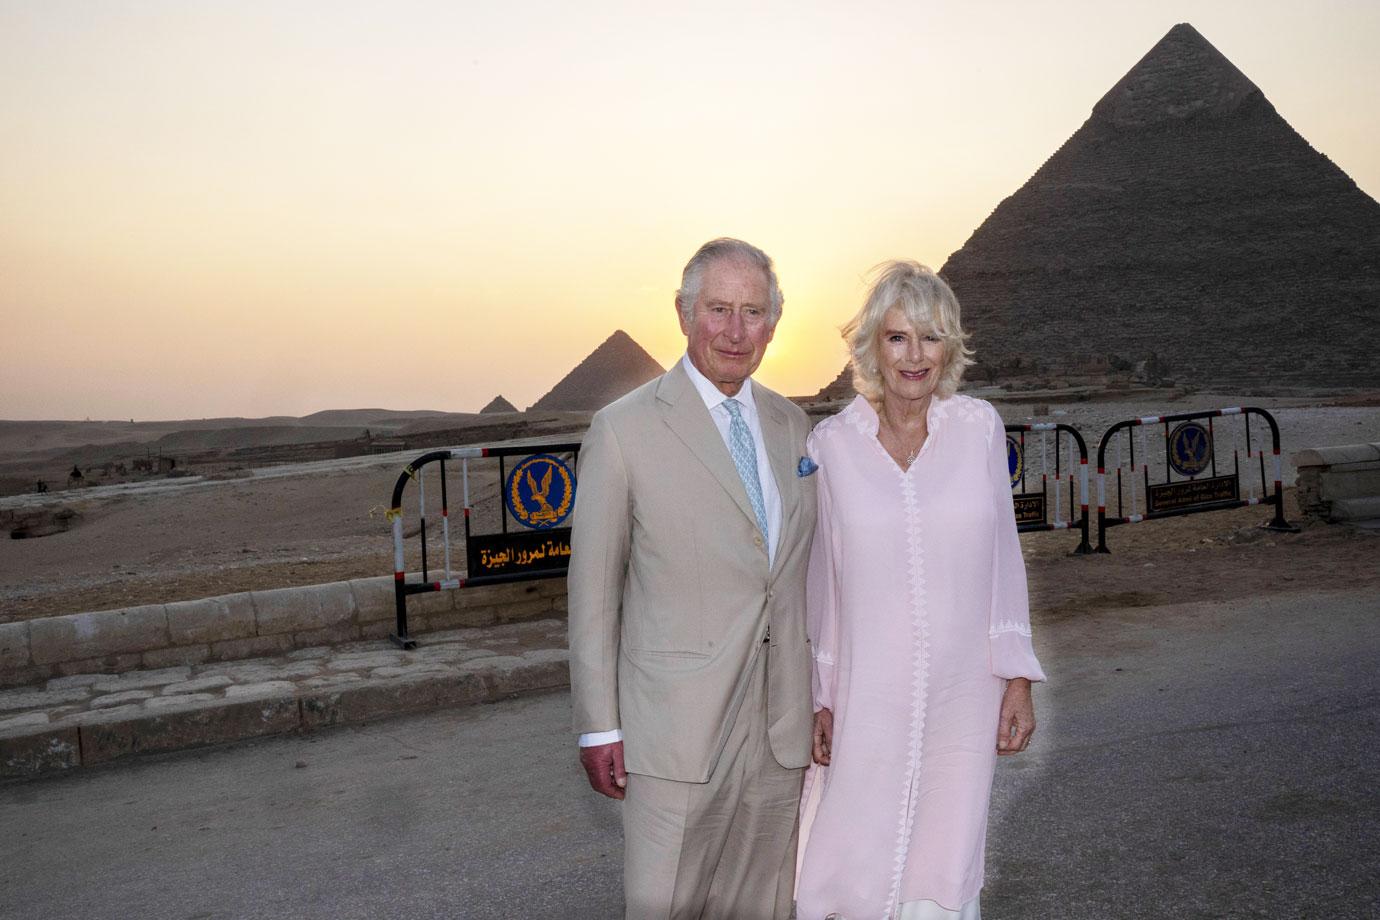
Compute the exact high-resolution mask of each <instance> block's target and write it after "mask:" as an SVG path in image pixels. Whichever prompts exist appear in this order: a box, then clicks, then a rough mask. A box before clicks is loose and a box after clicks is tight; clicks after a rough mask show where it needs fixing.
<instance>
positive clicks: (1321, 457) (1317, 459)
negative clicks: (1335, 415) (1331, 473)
mask: <svg viewBox="0 0 1380 920" xmlns="http://www.w3.org/2000/svg"><path fill="white" fill-rule="evenodd" d="M1293 459H1294V466H1295V468H1299V467H1306V466H1337V465H1339V464H1343V463H1367V462H1371V461H1380V444H1337V445H1329V446H1327V447H1308V448H1305V449H1303V450H1301V451H1298V452H1296V453H1295V454H1294V457H1293Z"/></svg>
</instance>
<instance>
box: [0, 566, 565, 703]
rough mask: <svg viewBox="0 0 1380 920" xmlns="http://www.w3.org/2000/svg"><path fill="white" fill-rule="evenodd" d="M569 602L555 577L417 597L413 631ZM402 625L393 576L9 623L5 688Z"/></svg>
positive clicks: (2, 664)
mask: <svg viewBox="0 0 1380 920" xmlns="http://www.w3.org/2000/svg"><path fill="white" fill-rule="evenodd" d="M565 593H566V592H565V579H564V578H548V579H542V580H538V581H526V582H516V583H513V584H505V585H486V586H482V587H475V588H464V589H461V590H455V591H439V592H436V593H434V594H414V595H412V596H411V597H409V598H408V602H407V615H408V617H407V623H408V632H409V634H413V635H420V634H425V633H427V632H433V631H437V630H443V629H455V628H457V627H462V626H489V625H493V624H497V623H511V622H515V621H518V620H532V619H543V618H549V617H552V616H564V615H565V612H566V603H565ZM396 617H397V615H396V607H395V604H394V600H393V577H392V576H391V575H384V576H380V577H378V578H360V579H355V580H354V581H341V582H333V583H330V584H324V585H310V586H306V587H300V588H277V589H274V590H271V591H249V592H245V593H242V594H227V595H224V596H221V597H208V598H204V599H202V600H195V601H179V602H177V603H173V604H150V605H146V606H142V607H127V608H124V609H119V610H97V611H93V612H90V613H75V614H71V615H69V616H61V617H47V618H43V619H37V620H28V621H25V622H20V623H4V624H0V687H10V686H17V685H21V684H29V683H35V682H37V681H42V680H47V679H49V678H53V677H65V676H68V675H72V674H102V673H104V674H110V673H119V672H122V671H132V670H136V669H140V668H165V667H172V666H175V665H188V664H201V663H204V662H208V661H231V660H235V659H239V658H253V657H257V656H262V655H276V654H280V653H282V652H287V651H291V650H292V649H297V648H306V647H309V646H319V645H334V644H336V643H341V642H352V641H357V640H360V639H373V638H377V639H384V638H386V637H387V636H388V634H389V633H390V632H392V631H393V629H394V627H395V625H396Z"/></svg>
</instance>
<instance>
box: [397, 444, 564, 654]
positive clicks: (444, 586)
mask: <svg viewBox="0 0 1380 920" xmlns="http://www.w3.org/2000/svg"><path fill="white" fill-rule="evenodd" d="M579 452H580V445H579V444H578V443H562V444H529V445H524V446H518V447H455V448H450V449H448V450H434V451H430V452H428V453H425V454H422V455H421V456H419V457H417V459H415V460H413V461H412V462H411V463H409V464H408V465H407V466H406V467H404V468H403V471H402V473H401V474H399V476H398V481H397V482H396V483H394V485H393V495H392V499H391V501H390V502H389V506H388V512H387V513H388V519H389V521H390V522H391V523H392V527H393V596H394V599H395V601H396V604H397V631H396V632H394V633H393V634H392V635H390V636H389V638H390V639H392V640H393V642H394V643H396V644H397V645H398V646H400V647H402V648H405V649H409V648H415V647H416V645H417V642H416V640H415V639H413V638H412V637H411V636H409V635H408V632H407V598H408V597H410V596H411V595H413V594H425V593H428V592H432V591H444V590H451V589H456V588H467V587H472V586H475V585H486V584H501V583H504V582H513V581H526V580H529V579H535V578H560V577H564V576H565V573H566V560H567V559H568V558H569V557H570V528H568V527H564V528H562V527H559V525H560V524H561V523H562V522H563V521H564V520H565V518H566V517H568V516H569V514H570V511H571V510H572V509H573V507H574V503H575V474H574V472H573V470H574V466H575V459H576V457H578V455H579ZM557 455H568V456H569V458H570V462H569V464H567V463H566V462H565V461H564V460H563V459H562V458H561V457H560V456H557ZM509 457H524V458H526V459H525V460H523V461H522V462H520V463H519V464H517V465H516V466H514V467H513V469H512V471H511V473H510V472H509V471H508V469H507V460H508V458H509ZM483 458H494V459H497V460H498V482H499V487H500V499H501V500H500V502H499V505H500V509H499V519H500V525H501V530H500V532H499V533H496V534H475V533H471V530H470V519H471V516H472V512H473V510H474V506H473V504H472V503H471V501H470V461H471V460H478V459H483ZM447 460H459V461H460V469H461V484H462V489H463V491H462V497H463V505H462V508H463V517H464V524H465V562H466V565H465V574H464V575H463V576H460V575H458V574H456V573H455V572H453V571H452V569H451V539H450V502H449V493H448V489H447V483H446V461H447ZM429 463H437V464H438V465H439V467H440V480H441V542H442V545H443V547H444V553H443V560H444V561H443V573H444V574H443V577H442V578H440V579H438V580H432V578H431V571H430V566H429V561H428V557H427V537H426V528H427V520H426V482H425V480H424V479H423V470H424V468H425V467H426V465H427V464H429ZM538 468H540V469H543V470H544V472H542V473H537V472H536V470H537V469H538ZM519 474H522V475H519ZM557 474H559V477H560V479H559V481H558V480H556V479H555V478H554V477H555V476H556V475H557ZM539 477H540V478H539ZM414 479H415V480H416V481H417V509H418V517H419V519H420V523H421V528H420V534H421V551H422V573H421V574H422V577H421V581H419V582H408V581H407V569H406V565H405V563H404V562H403V522H402V497H403V490H404V489H405V488H406V487H407V484H408V482H410V481H411V480H414ZM556 485H560V486H561V487H562V491H561V493H559V494H560V498H559V502H560V504H559V505H558V506H552V505H551V504H550V490H551V489H552V488H553V487H554V486H556ZM532 505H535V508H532V507H531V506H532ZM510 519H511V520H512V522H513V523H514V524H517V525H520V527H519V528H518V529H514V530H511V531H510V530H509V522H510Z"/></svg>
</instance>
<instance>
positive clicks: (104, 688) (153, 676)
mask: <svg viewBox="0 0 1380 920" xmlns="http://www.w3.org/2000/svg"><path fill="white" fill-rule="evenodd" d="M191 676H192V669H191V668H188V667H177V668H160V669H158V670H156V671H130V672H129V673H127V674H110V675H106V676H103V677H98V678H97V679H96V681H95V683H93V684H92V685H91V687H92V689H94V690H96V691H98V692H101V693H116V692H119V691H121V690H145V689H148V688H149V687H164V686H167V685H168V684H176V683H180V682H181V681H184V680H188V679H190V678H191Z"/></svg>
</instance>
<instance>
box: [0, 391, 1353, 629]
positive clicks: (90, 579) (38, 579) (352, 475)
mask: <svg viewBox="0 0 1380 920" xmlns="http://www.w3.org/2000/svg"><path fill="white" fill-rule="evenodd" d="M1244 402H1246V403H1247V404H1251V405H1263V406H1265V407H1267V408H1269V409H1270V410H1271V411H1272V412H1274V414H1275V415H1276V417H1277V418H1278V420H1279V424H1280V428H1281V430H1282V432H1283V450H1284V453H1285V456H1286V460H1287V457H1288V456H1289V455H1290V454H1292V453H1293V452H1294V451H1296V450H1299V449H1301V448H1303V447H1305V446H1315V445H1322V444H1348V443H1357V442H1362V441H1380V407H1374V406H1325V407H1319V406H1317V405H1316V404H1315V403H1316V401H1314V402H1313V403H1310V402H1309V401H1306V400H1302V399H1293V400H1278V399H1275V400H1269V399H1262V400H1244ZM1242 403H1243V400H1242V399H1241V398H1239V397H1235V398H1229V397H1214V396H1210V395H1202V394H1199V395H1195V396H1192V397H1189V398H1186V399H1182V400H1177V401H1174V402H1172V403H1167V404H1163V403H1162V404H1159V405H1142V404H1137V403H1111V402H1095V403H1073V404H1069V405H1064V406H1051V407H1049V408H1050V414H1046V415H1040V416H1034V415H1033V414H1032V413H1033V412H1034V411H1035V409H1036V408H1037V407H1036V406H1034V405H1031V404H1010V405H1002V406H1000V408H1001V410H1002V414H1003V416H1004V417H1005V419H1006V420H1007V421H1008V422H1010V423H1016V422H1022V421H1028V420H1039V421H1061V422H1065V423H1068V424H1073V425H1076V426H1078V427H1079V428H1080V430H1082V431H1083V432H1085V436H1086V437H1087V438H1088V439H1089V441H1090V442H1092V443H1091V444H1090V450H1092V451H1094V452H1095V450H1096V447H1095V444H1096V438H1097V437H1099V436H1100V434H1101V432H1102V431H1103V430H1104V429H1105V428H1107V427H1108V426H1109V425H1110V424H1112V423H1113V422H1115V421H1117V420H1119V419H1123V418H1128V417H1135V416H1143V415H1150V414H1168V413H1176V412H1184V411H1191V410H1194V409H1198V408H1204V407H1220V406H1226V405H1241V404H1242ZM1253 435H1254V432H1253ZM1232 436H1233V432H1232V431H1231V430H1230V428H1229V427H1227V426H1225V425H1224V426H1223V427H1222V428H1220V429H1219V431H1218V439H1219V448H1218V450H1219V454H1220V453H1223V452H1225V451H1226V449H1227V445H1228V443H1229V440H1230V438H1231V437H1232ZM1236 436H1239V432H1237V433H1236ZM1161 443H1162V442H1161ZM1255 446H1258V445H1255ZM1047 449H1048V450H1050V451H1052V442H1050V445H1049V446H1048V447H1047ZM1038 450H1039V443H1038V440H1037V439H1035V438H1032V439H1031V440H1029V441H1028V443H1027V452H1028V455H1029V456H1030V458H1031V459H1030V460H1029V461H1028V462H1029V463H1030V464H1031V465H1032V466H1036V465H1037V461H1036V460H1035V459H1034V457H1035V455H1036V453H1038ZM412 456H413V454H399V455H378V456H372V457H357V458H350V459H348V460H337V461H323V462H319V463H303V464H295V465H290V466H280V467H271V468H267V469H262V470H256V471H254V472H253V475H252V476H250V477H249V478H244V479H231V480H221V481H205V480H199V479H195V478H187V479H179V480H166V481H154V482H147V483H141V484H138V485H137V486H131V487H102V488H93V489H86V490H82V491H81V492H80V493H68V494H63V495H50V496H33V495H24V496H11V497H7V498H0V515H3V514H4V513H6V512H10V513H15V514H26V513H33V512H35V511H44V510H52V509H56V508H59V507H66V508H69V509H70V510H72V511H74V512H76V514H77V515H78V516H77V517H76V518H74V519H73V522H72V525H73V526H72V527H71V529H70V530H69V531H67V532H65V533H58V534H54V535H52V536H46V537H40V538H35V539H27V540H3V541H0V622H5V621H13V620H19V619H28V618H32V617H38V616H54V615H60V614H65V613H75V612H80V611H84V610H96V609H107V608H113V607H122V606H129V605H134V604H145V603H167V602H171V601H176V600H186V599H192V598H198V597H207V596H211V595H217V594H227V593H232V592H237V591H245V590H251V589H264V588H275V587H286V586H294V585H304V584H315V583H319V582H327V581H336V580H341V579H345V578H357V577H368V576H374V575H383V574H388V573H390V572H391V571H392V569H393V565H392V541H391V537H390V532H389V525H388V522H387V520H386V519H385V517H384V510H385V507H386V506H387V504H388V501H389V497H390V494H391V491H392V487H393V484H394V482H395V481H396V480H397V478H398V475H399V473H400V471H401V469H402V467H403V465H404V464H405V463H406V462H407V460H408V459H410V458H411V457H412ZM1047 459H1049V460H1050V462H1052V455H1051V456H1049V457H1048V458H1047ZM485 463H486V464H487V470H486V469H484V468H481V466H480V465H478V464H477V465H476V466H475V468H474V476H473V479H472V483H471V485H472V494H473V495H475V496H476V497H480V496H482V497H483V500H477V501H476V515H475V523H476V527H477V528H478V529H480V530H489V529H496V526H497V523H496V522H497V497H496V491H497V490H496V486H495V483H496V472H497V471H496V464H494V462H493V461H485ZM457 467H458V465H457V464H451V465H450V466H449V467H448V472H449V489H450V490H451V491H450V496H449V498H450V505H451V510H452V515H454V517H453V520H454V522H455V523H456V525H457V527H456V531H457V532H456V533H455V534H454V535H453V536H454V537H455V540H456V544H455V546H454V548H453V561H454V567H455V568H457V569H462V568H463V555H462V546H461V545H460V542H459V527H460V518H459V515H458V508H459V506H460V504H461V500H460V492H461V486H460V476H459V470H458V468H457ZM432 470H433V472H431V473H429V474H428V479H427V506H428V517H429V527H428V540H429V541H430V546H431V549H432V553H431V555H430V562H431V565H432V566H433V567H437V566H439V565H440V559H441V553H440V550H439V547H440V545H441V540H440V524H439V521H440V514H439V508H440V495H439V492H440V489H439V484H438V480H437V479H436V478H435V477H436V474H435V472H434V467H433V468H432ZM1284 477H1285V480H1286V481H1292V480H1293V470H1292V467H1290V466H1288V465H1287V463H1286V465H1285V470H1284ZM1243 484H1245V483H1243ZM1094 489H1095V486H1094ZM1095 503H1096V499H1095V494H1094V499H1093V504H1094V505H1095ZM404 507H405V509H406V512H407V525H406V526H407V528H408V530H409V532H410V533H415V531H416V530H417V516H416V509H417V490H416V486H415V484H409V486H408V489H407V491H406V494H405V500H404ZM1286 508H1287V514H1288V516H1289V517H1290V518H1291V519H1292V520H1296V521H1297V520H1298V511H1297V507H1296V505H1295V503H1294V502H1293V500H1292V495H1290V494H1286ZM1268 516H1269V515H1268V512H1267V510H1266V509H1261V508H1244V509H1238V510H1235V511H1230V512H1217V513H1212V514H1201V515H1193V516H1188V517H1183V518H1175V519H1169V520H1162V521H1152V522H1147V523H1142V524H1135V525H1129V526H1124V527H1118V528H1115V529H1113V530H1112V531H1111V532H1110V534H1109V537H1108V544H1109V546H1110V548H1111V549H1112V554H1111V555H1110V556H1097V557H1091V558H1089V557H1070V556H1067V555H1066V554H1067V552H1068V551H1069V550H1071V549H1072V548H1073V546H1074V543H1075V542H1076V541H1075V539H1074V537H1073V536H1072V535H1071V534H1070V533H1069V532H1054V533H1039V534H1028V535H1026V536H1024V537H1023V538H1022V542H1023V545H1024V546H1025V548H1026V553H1027V558H1028V563H1029V568H1030V580H1031V586H1032V601H1033V603H1034V606H1035V608H1036V609H1037V610H1040V611H1043V612H1044V613H1046V614H1048V615H1065V614H1073V613H1077V612H1080V611H1084V610H1089V609H1095V608H1098V607H1105V606H1117V607H1125V606H1141V605H1150V604H1156V603H1165V602H1168V601H1170V600H1176V599H1183V598H1197V599H1225V598H1230V597H1236V596H1245V595H1248V594H1253V593H1259V592H1261V591H1262V590H1269V589H1270V588H1271V587H1282V586H1286V585H1299V584H1306V583H1309V582H1315V583H1317V584H1319V585H1320V586H1343V585H1357V584H1360V585H1370V584H1376V585H1377V587H1380V565H1377V563H1380V539H1377V537H1376V536H1375V535H1374V534H1372V533H1368V532H1363V531H1358V530H1355V529H1351V528H1344V527H1328V526H1320V525H1316V526H1306V527H1305V528H1304V530H1303V532H1302V533H1300V534H1296V535H1288V534H1273V533H1270V532H1267V531H1262V530H1259V529H1257V527H1256V525H1257V524H1259V523H1260V522H1261V521H1263V520H1265V519H1266V518H1267V517H1268ZM1095 539H1096V537H1095V533H1094V541H1095ZM418 544H419V541H418V540H416V539H409V540H408V541H407V548H408V559H407V562H408V566H409V569H413V570H415V569H416V568H419V567H420V551H419V546H418Z"/></svg>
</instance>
